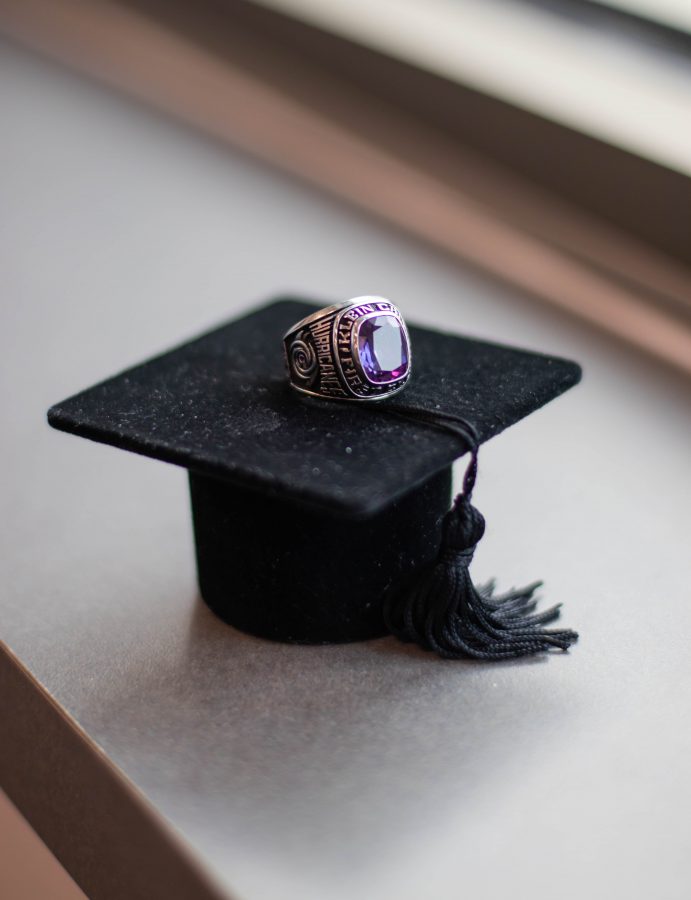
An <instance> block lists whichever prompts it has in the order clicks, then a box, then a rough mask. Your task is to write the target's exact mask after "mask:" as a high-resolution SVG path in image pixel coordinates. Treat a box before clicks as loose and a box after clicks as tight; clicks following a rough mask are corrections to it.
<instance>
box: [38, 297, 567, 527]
mask: <svg viewBox="0 0 691 900" xmlns="http://www.w3.org/2000/svg"><path fill="white" fill-rule="evenodd" d="M324 305H326V304H324ZM316 308H317V307H315V306H314V305H312V304H308V303H305V302H303V301H299V300H292V299H289V300H278V301H276V302H273V303H271V304H269V305H268V306H264V307H262V308H260V309H258V310H256V311H254V312H252V313H250V314H249V315H247V316H245V317H244V318H241V319H238V320H236V321H233V322H230V323H229V324H226V325H223V326H221V327H220V328H217V329H215V330H214V331H211V332H209V333H208V334H205V335H203V336H202V337H199V338H197V339H195V340H192V341H190V342H188V343H186V344H183V345H182V346H180V347H177V348H175V349H173V350H171V351H169V352H168V353H164V354H163V355H161V356H158V357H156V358H154V359H152V360H149V361H148V362H145V363H143V364H141V365H139V366H135V367H134V368H132V369H129V370H127V371H125V372H123V373H121V374H119V375H116V376H115V377H113V378H110V379H109V380H107V381H104V382H102V383H101V384H98V385H96V386H95V387H92V388H89V389H88V390H86V391H83V392H82V393H80V394H77V395H76V396H74V397H71V398H70V399H68V400H65V401H64V402H62V403H58V404H56V405H55V406H53V407H52V408H51V409H50V410H49V413H48V419H49V422H50V424H51V425H52V426H53V427H55V428H58V429H60V430H62V431H67V432H70V433H72V434H77V435H81V436H83V437H87V438H91V439H93V440H96V441H100V442H102V443H105V444H111V445H113V446H115V447H120V448H122V449H124V450H131V451H133V452H135V453H141V454H144V455H145V456H151V457H153V458H155V459H160V460H164V461H166V462H171V463H175V464H177V465H180V466H184V467H185V468H187V469H190V470H192V471H194V472H197V473H200V474H204V475H210V476H214V477H217V478H221V479H224V480H226V481H229V482H232V483H235V484H238V485H240V486H242V487H246V488H253V489H256V490H258V491H261V492H262V493H264V494H269V495H271V496H274V497H281V498H284V499H285V500H287V501H292V502H296V503H305V504H310V505H313V506H315V505H316V506H319V507H320V508H322V509H324V510H325V511H331V512H333V513H334V514H343V515H352V516H363V515H369V514H373V513H375V512H377V511H379V510H381V509H383V508H384V507H385V506H387V505H388V504H389V503H390V502H392V501H393V500H395V499H397V498H398V497H400V496H401V495H402V494H404V493H405V492H407V491H409V490H411V489H412V488H414V487H416V486H417V485H418V484H420V483H422V482H423V481H425V480H426V479H428V478H430V477H431V476H432V475H433V474H435V473H436V472H438V471H440V470H441V469H443V468H445V467H447V466H448V465H450V464H451V463H452V462H453V460H454V459H455V458H456V457H458V456H460V455H461V454H462V452H463V450H464V448H463V447H462V446H461V444H460V441H459V440H458V438H456V437H454V436H453V435H450V434H447V433H445V432H442V431H439V430H437V429H435V428H432V427H430V426H429V425H424V424H419V425H418V424H414V423H411V422H408V421H401V420H399V419H397V418H395V417H393V416H389V415H386V414H384V413H382V412H381V409H378V407H379V404H369V405H367V408H366V409H365V408H363V405H361V404H358V403H343V402H340V403H338V402H327V401H324V400H319V399H310V398H304V397H300V396H299V395H298V394H297V393H296V392H295V391H293V390H292V389H291V388H290V386H289V385H288V382H287V378H286V374H285V370H284V360H283V350H282V344H281V338H282V335H283V333H284V332H285V331H286V330H287V329H288V328H289V327H290V326H291V325H293V324H294V323H295V322H296V321H297V320H299V319H301V318H302V317H303V316H305V315H307V314H308V313H310V312H312V311H313V310H314V309H316ZM410 338H411V347H412V353H413V369H412V376H411V379H410V382H409V384H408V386H407V387H406V389H405V391H404V392H403V393H402V394H399V395H398V397H397V398H392V399H391V400H389V401H382V403H385V404H386V403H388V404H391V405H395V403H396V401H397V400H399V401H400V402H403V403H408V404H415V405H418V406H424V407H425V408H428V409H434V408H435V407H436V406H437V405H438V406H439V408H440V409H442V410H444V411H447V412H452V413H454V414H457V415H460V416H463V417H464V418H466V419H467V420H469V421H470V422H472V423H473V424H474V425H475V427H476V428H477V430H478V433H479V435H480V439H481V441H483V442H484V441H486V440H488V439H489V438H491V437H493V436H494V435H495V434H498V433H499V432H500V431H503V429H505V428H507V427H508V426H510V425H512V424H514V423H515V422H517V421H519V420H520V419H522V418H523V417H524V416H527V415H528V414H529V413H531V412H533V411H534V410H536V409H538V408H539V407H541V406H543V405H544V404H545V403H547V402H548V401H549V400H552V399H553V398H555V397H557V396H558V395H559V394H561V393H563V392H564V391H565V390H567V389H568V388H570V387H572V386H573V385H574V384H576V383H577V382H578V381H579V379H580V374H581V370H580V367H579V366H578V365H577V364H576V363H573V362H570V361H568V360H564V359H559V358H556V357H552V356H543V355H540V354H536V353H529V352H526V351H523V350H516V349H513V348H511V347H505V346H500V345H497V344H490V343H485V342H482V341H476V340H471V339H468V338H462V337H458V336H455V335H448V334H440V333H439V332H434V331H429V330H427V329H423V328H415V327H413V328H411V329H410Z"/></svg>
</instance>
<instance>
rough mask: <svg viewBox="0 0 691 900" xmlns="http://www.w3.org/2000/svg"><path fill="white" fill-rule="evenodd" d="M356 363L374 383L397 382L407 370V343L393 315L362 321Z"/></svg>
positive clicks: (373, 317)
mask: <svg viewBox="0 0 691 900" xmlns="http://www.w3.org/2000/svg"><path fill="white" fill-rule="evenodd" d="M358 349H359V351H360V362H361V364H362V367H363V369H364V370H365V374H366V375H367V378H368V379H369V380H370V381H372V382H374V384H388V383H389V382H391V381H397V380H398V379H399V378H402V377H403V376H404V375H405V374H406V372H407V371H408V341H407V339H406V335H405V332H404V331H403V329H402V328H401V325H400V323H399V321H398V319H397V318H396V317H395V316H390V315H381V316H372V318H371V319H365V321H364V322H363V323H362V324H361V325H360V331H359V333H358Z"/></svg>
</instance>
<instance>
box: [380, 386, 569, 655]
mask: <svg viewBox="0 0 691 900" xmlns="http://www.w3.org/2000/svg"><path fill="white" fill-rule="evenodd" d="M388 411H389V412H391V413H393V414H394V415H398V416H401V417H403V418H407V419H412V420H413V421H422V422H424V423H426V424H429V425H433V426H435V427H438V428H442V429H444V430H447V431H451V432H452V433H453V434H456V435H457V436H459V437H461V438H462V439H463V440H464V442H465V444H466V446H467V447H468V449H469V451H470V462H469V463H468V467H467V469H466V473H465V476H464V479H463V490H462V491H461V493H460V494H459V495H458V496H457V497H456V499H455V501H454V504H453V507H452V508H451V509H450V510H449V512H448V513H447V514H446V516H445V517H444V523H443V534H442V541H441V547H440V550H439V556H438V558H437V559H436V561H435V562H433V563H432V564H430V565H429V566H427V567H426V568H425V569H423V570H422V571H420V572H417V573H416V574H415V575H414V576H413V578H412V580H411V581H409V582H408V583H406V584H402V585H396V586H394V587H393V588H392V589H391V590H390V591H389V592H388V593H387V595H386V596H385V598H384V618H385V621H386V625H387V628H388V629H389V630H390V631H391V632H392V633H393V634H395V635H396V636H397V637H398V638H400V639H401V640H402V641H409V642H414V643H416V644H419V645H420V646H421V647H424V648H425V649H427V650H432V651H434V652H435V653H437V654H439V656H442V657H445V658H447V659H461V658H472V659H484V660H499V659H512V658H515V657H519V656H531V655H533V654H536V653H544V652H546V651H548V650H552V649H554V648H556V649H559V650H567V649H568V648H569V647H570V646H571V644H572V643H574V641H576V640H577V639H578V635H577V634H576V632H575V631H570V630H568V629H548V628H545V627H544V626H545V625H546V624H548V623H549V622H553V621H554V620H555V619H557V618H558V617H559V606H553V607H552V608H551V609H547V610H545V611H544V612H541V613H536V612H535V609H536V607H537V600H536V599H535V597H534V594H535V591H536V590H537V589H538V588H539V587H540V585H541V584H542V582H539V581H537V582H534V583H533V584H530V585H528V586H527V587H525V588H521V589H520V590H511V591H509V592H508V593H506V594H501V595H498V596H497V595H495V594H494V582H490V583H489V584H487V585H485V586H484V587H477V588H476V587H475V585H474V584H473V582H472V579H471V577H470V573H469V571H468V568H469V566H470V563H471V561H472V559H473V554H474V553H475V547H476V546H477V544H478V542H479V541H480V539H481V538H482V536H483V534H484V532H485V520H484V518H483V516H482V514H481V513H480V512H479V511H478V510H477V509H475V507H474V506H473V505H472V504H471V502H470V501H471V497H472V493H473V487H474V485H475V479H476V476H477V454H478V448H479V439H478V436H477V433H476V431H475V429H474V428H473V426H472V425H470V423H468V422H466V421H465V420H464V419H461V418H460V417H457V416H453V415H450V414H448V413H441V412H436V411H435V412H432V411H430V410H426V409H420V408H418V407H410V406H401V405H398V404H397V405H396V406H393V405H392V406H390V407H389V408H388Z"/></svg>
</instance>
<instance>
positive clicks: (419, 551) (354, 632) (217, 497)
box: [190, 468, 451, 643]
mask: <svg viewBox="0 0 691 900" xmlns="http://www.w3.org/2000/svg"><path fill="white" fill-rule="evenodd" d="M190 491H191V497H192V513H193V518H194V534H195V545H196V550H197V569H198V573H199V588H200V591H201V594H202V596H203V598H204V600H205V601H206V603H207V604H208V605H209V606H210V607H211V609H213V610H214V612H215V613H217V614H218V615H219V616H220V617H221V618H222V619H224V620H225V621H226V622H228V623H230V624H231V625H234V626H235V627H236V628H240V629H242V630H243V631H249V632H250V633H252V634H256V635H259V636H260V637H267V638H272V639H274V640H282V641H290V642H293V643H325V642H333V643H337V642H342V641H355V640H363V639H365V638H371V637H378V636H380V635H383V634H384V633H385V632H386V628H385V626H384V619H383V615H382V597H383V595H384V592H385V591H386V589H387V588H388V587H389V585H390V584H391V583H392V582H393V581H394V580H396V579H398V578H400V577H402V576H406V575H408V574H409V573H410V572H412V571H414V570H415V569H416V568H417V567H418V566H420V565H424V564H425V563H428V562H430V561H431V560H432V559H434V557H435V556H436V554H437V552H438V550H439V543H440V539H441V520H442V518H443V516H444V514H445V513H446V512H447V510H448V508H449V505H450V502H451V469H450V468H446V469H444V470H443V471H441V472H439V473H437V474H436V475H433V476H432V477H431V478H430V479H428V480H427V481H425V482H424V483H423V484H422V485H420V486H419V487H417V488H415V489H414V490H413V491H409V492H408V493H407V494H405V495H404V496H403V497H400V498H399V499H398V500H394V502H393V503H391V504H389V505H388V506H387V507H385V508H384V509H383V510H380V511H379V512H377V513H375V514H374V515H373V516H370V517H368V518H367V519H362V520H353V519H351V518H344V517H343V516H336V517H334V516H333V515H331V514H330V513H325V512H323V511H322V510H320V509H316V508H315V509H311V508H307V507H301V506H295V505H294V504H291V503H285V502H284V501H282V500H275V499H273V498H264V499H263V500H262V501H261V502H260V503H258V502H257V494H256V492H255V491H252V490H246V489H243V488H237V487H235V486H234V485H229V484H224V483H222V482H219V481H218V479H216V478H209V477H208V476H206V475H196V474H195V473H193V472H192V473H190Z"/></svg>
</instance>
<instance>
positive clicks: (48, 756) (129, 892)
mask: <svg viewBox="0 0 691 900" xmlns="http://www.w3.org/2000/svg"><path fill="white" fill-rule="evenodd" d="M0 722H1V723H2V740H0V785H1V786H2V788H3V789H4V790H5V792H6V794H7V796H8V797H9V798H10V800H11V801H12V802H13V803H14V805H15V806H16V807H17V809H19V811H20V812H21V813H22V815H23V816H24V817H25V818H26V819H27V820H28V822H29V823H30V825H31V826H32V827H33V829H34V830H35V831H36V832H37V834H38V835H39V837H41V839H42V840H43V841H44V842H45V844H46V845H47V846H48V847H49V849H50V850H51V851H52V852H53V853H54V854H55V856H56V857H57V858H58V860H59V861H60V862H61V863H62V865H63V866H64V867H65V869H66V870H67V871H68V872H69V873H70V875H71V876H72V877H73V878H74V880H75V881H76V882H77V884H78V885H79V886H80V887H81V889H82V890H83V891H84V892H85V893H86V894H87V896H88V897H90V898H91V900H122V898H123V897H126V898H127V900H159V898H160V900H229V895H228V894H227V893H225V892H224V891H222V890H221V889H220V888H219V887H217V886H216V885H214V884H212V883H211V880H210V879H209V877H208V876H207V874H206V873H205V872H203V871H202V870H201V868H200V866H199V864H198V863H197V862H196V861H195V860H194V859H193V858H192V856H191V853H190V850H189V848H188V847H186V846H185V845H184V844H183V842H182V840H181V839H180V838H179V837H178V836H177V835H176V834H175V833H174V832H173V830H172V829H171V827H170V826H169V825H168V823H167V822H166V821H165V820H164V819H163V818H162V817H161V816H160V815H159V814H158V813H157V812H156V811H155V810H154V809H153V808H152V807H151V806H150V805H149V804H148V803H147V801H146V800H145V799H144V797H143V796H142V795H141V794H140V793H139V792H138V791H137V789H136V788H135V787H134V786H133V785H132V784H131V782H129V781H128V780H127V778H126V777H125V776H124V775H123V774H122V772H120V771H119V770H118V769H117V768H116V767H115V766H114V765H113V764H112V763H111V762H110V761H109V760H108V758H107V757H106V756H105V755H104V754H103V752H102V751H101V750H100V749H99V748H98V747H97V746H96V745H95V744H94V743H93V741H92V740H91V739H90V738H89V737H88V735H86V734H85V733H84V732H83V731H82V730H81V729H80V728H79V726H78V724H77V723H76V722H75V721H74V720H73V719H71V718H70V717H69V716H68V715H67V714H66V713H65V711H64V710H63V709H61V707H60V706H59V705H58V704H57V703H56V702H55V700H54V699H53V698H52V697H51V696H50V695H49V694H48V693H47V692H46V691H45V690H44V689H43V687H42V686H41V685H40V684H39V683H38V682H37V681H36V680H35V679H34V678H33V676H32V675H31V673H30V672H29V671H28V670H27V669H26V668H24V667H23V666H22V664H21V663H20V662H19V660H18V659H17V658H16V657H15V656H14V655H13V654H12V652H11V651H10V650H9V648H8V647H7V646H6V645H5V644H3V643H0Z"/></svg>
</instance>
